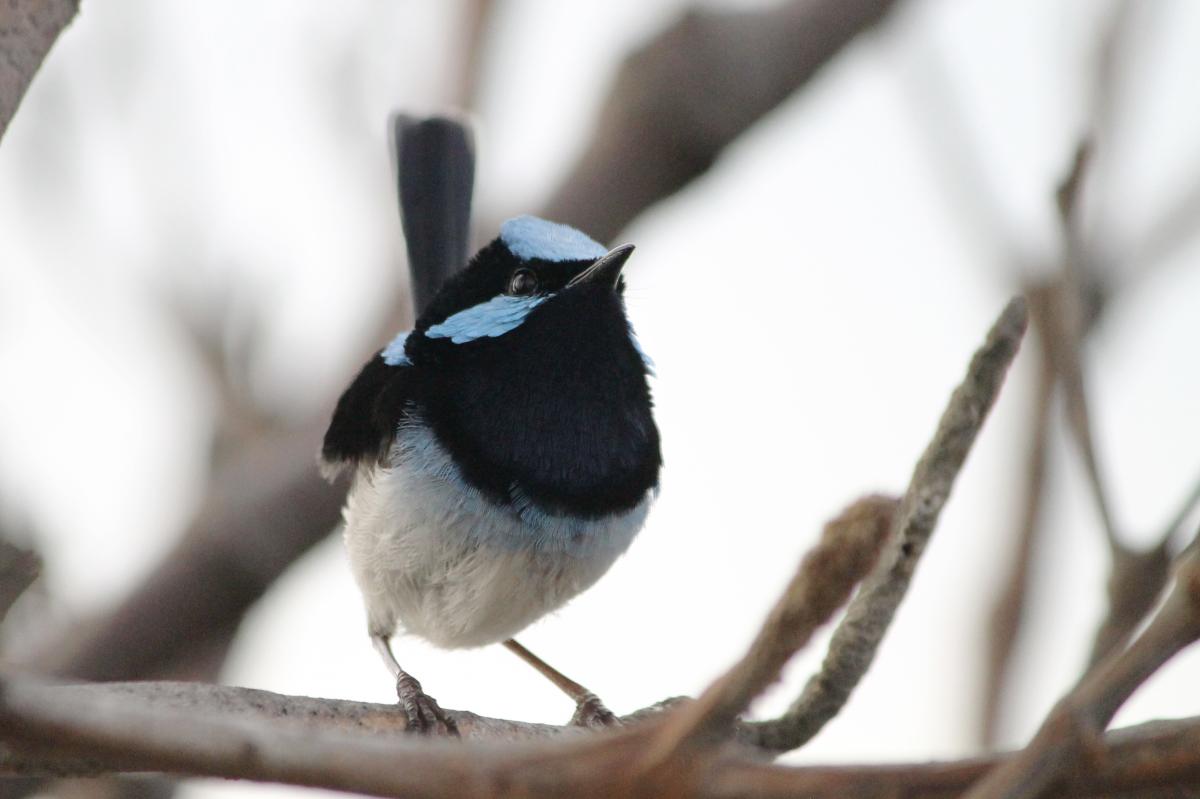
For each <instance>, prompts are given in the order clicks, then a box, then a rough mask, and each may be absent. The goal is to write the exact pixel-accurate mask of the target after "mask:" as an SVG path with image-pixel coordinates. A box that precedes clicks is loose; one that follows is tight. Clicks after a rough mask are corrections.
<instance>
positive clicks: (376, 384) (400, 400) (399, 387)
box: [321, 352, 414, 478]
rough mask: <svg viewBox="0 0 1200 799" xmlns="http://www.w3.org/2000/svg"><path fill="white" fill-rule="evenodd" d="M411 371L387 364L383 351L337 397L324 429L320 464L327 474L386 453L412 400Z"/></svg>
mask: <svg viewBox="0 0 1200 799" xmlns="http://www.w3.org/2000/svg"><path fill="white" fill-rule="evenodd" d="M412 372H413V367H412V366H408V365H403V366H390V365H388V364H387V363H385V362H384V360H383V357H382V352H379V353H376V354H375V356H374V357H373V358H371V360H369V361H367V363H366V365H365V366H363V368H362V371H360V372H359V373H358V377H356V378H354V382H352V383H351V384H350V387H349V388H347V389H346V391H345V392H344V393H343V394H342V396H341V399H339V400H338V403H337V407H336V408H335V409H334V411H333V419H332V420H330V422H329V429H328V430H326V431H325V441H324V443H323V444H322V446H321V467H322V472H323V473H324V474H325V475H326V476H327V477H330V478H332V477H334V476H336V475H337V474H338V472H340V471H341V470H342V469H344V468H346V467H347V466H351V465H353V464H356V463H358V462H359V461H364V460H376V459H378V458H379V457H381V456H382V455H383V454H385V453H386V452H387V450H388V448H389V447H390V446H391V443H392V439H393V437H394V436H395V434H396V427H397V425H398V424H399V423H400V419H401V417H403V415H404V412H405V409H406V408H407V407H408V405H409V404H410V403H411V402H412V399H413V391H412V389H413V383H414V379H413V374H412Z"/></svg>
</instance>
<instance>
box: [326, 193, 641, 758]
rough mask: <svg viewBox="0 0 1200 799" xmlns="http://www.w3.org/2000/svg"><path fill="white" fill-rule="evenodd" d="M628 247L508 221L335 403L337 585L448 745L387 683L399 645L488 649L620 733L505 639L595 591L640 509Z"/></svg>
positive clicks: (429, 703) (635, 528) (410, 716)
mask: <svg viewBox="0 0 1200 799" xmlns="http://www.w3.org/2000/svg"><path fill="white" fill-rule="evenodd" d="M633 250H634V247H633V245H630V244H626V245H622V246H618V247H615V248H613V249H608V248H606V247H604V246H602V245H601V244H599V243H598V242H596V241H595V240H593V239H592V238H590V237H589V236H588V235H586V234H585V233H583V232H581V231H579V230H577V229H576V228H573V227H570V226H568V225H565V224H560V223H556V222H552V221H548V220H545V219H541V218H538V217H534V216H528V215H526V216H519V217H516V218H514V219H509V220H507V221H506V222H504V223H503V224H501V225H500V230H499V236H498V237H496V238H495V239H493V240H492V241H491V242H490V243H489V244H487V245H486V246H484V247H483V248H482V249H481V250H479V252H478V253H476V254H475V255H474V256H473V257H472V258H471V259H470V261H469V262H468V263H467V264H466V266H465V267H464V268H463V269H461V270H460V271H458V272H457V273H456V274H454V275H452V276H451V277H449V278H448V279H447V280H446V282H445V283H444V284H443V286H442V288H441V289H440V290H438V291H437V293H436V294H435V295H434V296H433V298H432V300H431V301H430V302H429V303H428V305H427V306H426V308H425V310H424V311H423V312H422V313H421V314H420V316H419V317H418V318H417V320H416V323H415V324H414V326H413V328H412V329H411V330H409V331H406V332H403V333H400V334H399V335H397V336H396V337H395V338H394V339H392V340H391V341H390V342H389V343H388V344H387V345H386V346H384V347H383V348H382V349H380V350H379V351H378V352H376V353H375V354H374V355H373V356H372V357H371V358H370V360H368V361H367V363H366V364H365V365H364V366H363V367H362V370H361V371H360V372H359V373H358V376H357V377H355V378H354V380H353V381H352V382H351V384H350V385H349V387H348V388H347V389H346V390H345V392H344V393H343V394H342V395H341V397H340V398H339V400H338V402H337V404H336V407H335V409H334V411H333V415H332V419H331V421H330V423H329V427H328V429H327V431H326V433H325V436H324V441H323V443H322V447H321V453H320V461H321V466H322V469H323V471H324V473H325V474H326V476H327V477H330V479H333V478H334V477H335V476H336V475H337V474H338V473H340V472H342V471H349V472H350V475H351V479H350V488H349V491H348V493H347V499H346V503H345V506H344V509H343V519H344V533H343V537H344V539H345V545H346V551H347V553H348V560H349V564H350V570H351V572H352V573H353V575H354V578H355V581H356V582H357V584H358V587H359V588H360V590H361V592H362V594H363V598H364V604H365V608H366V616H367V631H368V634H369V636H370V639H371V641H372V643H373V645H374V647H375V649H376V650H377V651H378V652H379V655H380V657H381V658H382V659H383V661H384V664H385V665H386V666H387V668H388V670H389V671H390V673H391V675H392V677H393V678H394V679H395V681H396V694H397V698H398V700H399V705H400V707H401V708H402V709H403V711H404V713H405V715H406V716H407V721H408V725H409V728H410V729H413V730H415V731H418V732H434V731H436V732H440V733H443V734H452V735H457V726H456V725H455V723H454V721H453V719H452V717H451V716H450V715H449V714H447V713H446V712H445V711H443V710H442V708H441V707H440V706H439V705H438V703H437V702H436V700H434V699H433V698H432V697H430V696H429V695H427V694H426V693H425V692H424V691H423V689H422V688H421V685H420V682H419V681H417V680H416V679H415V678H414V677H412V676H411V675H410V674H409V673H408V672H406V671H405V670H404V669H403V668H401V666H400V664H399V662H398V661H397V659H396V657H395V654H394V652H393V649H392V645H391V643H392V638H393V636H395V635H396V634H398V633H403V634H406V635H411V636H415V637H418V638H422V639H424V640H426V641H428V642H429V643H431V644H433V645H435V646H437V647H440V648H445V649H461V648H472V647H480V646H486V645H489V644H494V643H503V645H504V646H505V647H507V648H508V649H509V650H511V651H512V652H513V653H515V654H516V655H518V656H519V657H520V658H521V659H523V660H525V661H526V662H527V663H529V664H530V665H532V666H533V667H534V668H536V669H537V670H538V671H539V672H541V673H542V674H543V675H545V676H546V677H548V678H549V679H550V680H551V681H552V682H553V683H554V684H555V685H557V686H558V687H559V688H560V689H561V690H563V691H564V692H565V693H567V694H568V696H570V697H571V698H572V699H573V700H574V701H575V703H576V710H575V714H574V715H573V717H572V722H573V723H575V724H581V725H585V726H603V725H610V724H614V723H619V722H617V720H616V718H615V716H614V715H613V714H612V712H611V711H609V710H608V709H607V708H606V707H605V706H604V704H603V702H601V701H600V700H599V699H598V698H597V697H596V695H595V694H593V693H591V692H590V691H588V690H587V689H586V688H584V687H583V686H582V685H580V684H579V683H576V682H575V681H573V680H571V679H569V678H568V677H566V676H565V675H563V674H561V673H560V672H558V671H557V670H555V669H554V668H552V667H551V666H550V665H549V664H547V663H546V662H545V661H543V660H541V659H540V658H538V657H537V656H536V655H534V654H533V653H532V652H530V651H529V650H528V649H526V648H525V647H523V646H522V645H521V644H520V643H518V642H517V641H516V640H515V639H514V638H513V636H515V635H516V634H517V633H519V632H520V631H522V630H524V629H525V628H526V627H528V626H529V625H530V624H532V623H533V622H534V621H536V620H538V619H539V618H541V617H543V616H545V615H546V614H548V613H551V612H553V611H556V610H558V609H560V608H561V607H562V606H563V605H565V604H566V603H567V602H568V601H570V600H571V599H573V598H574V597H575V596H577V595H578V594H579V593H580V592H582V591H584V590H585V589H587V588H589V587H591V586H592V585H593V584H594V583H595V582H596V581H597V580H598V579H599V578H600V577H601V576H603V575H604V573H605V572H607V571H608V570H609V568H610V567H611V566H612V565H613V563H614V562H615V561H616V560H617V559H618V558H619V557H620V556H621V555H622V554H624V553H625V551H626V550H627V549H628V547H629V546H630V544H631V542H632V541H633V540H634V538H635V536H636V535H637V533H638V532H639V530H640V529H641V528H642V526H643V524H644V523H645V520H646V517H647V514H648V512H649V509H650V506H651V504H652V503H653V501H654V499H655V498H656V497H657V494H658V490H659V473H660V469H661V466H662V453H661V445H660V438H659V431H658V427H657V425H656V423H655V419H654V413H653V401H652V397H651V390H650V382H649V378H650V377H652V376H654V363H653V361H652V360H651V359H650V358H649V356H647V355H646V353H645V351H644V350H643V349H642V347H641V345H640V343H639V341H638V338H637V335H636V334H635V332H634V330H633V327H632V325H631V323H630V321H629V319H628V316H627V313H626V308H625V302H624V289H625V281H624V277H623V276H622V272H623V268H624V267H625V265H626V263H627V261H628V260H629V257H630V255H631V254H632V253H633Z"/></svg>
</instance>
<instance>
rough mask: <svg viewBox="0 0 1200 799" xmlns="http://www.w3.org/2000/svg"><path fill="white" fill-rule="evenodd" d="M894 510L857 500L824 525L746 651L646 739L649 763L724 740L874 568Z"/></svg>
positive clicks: (881, 502) (893, 502) (879, 501)
mask: <svg viewBox="0 0 1200 799" xmlns="http://www.w3.org/2000/svg"><path fill="white" fill-rule="evenodd" d="M898 506H899V500H897V499H894V498H892V497H883V496H869V497H864V498H862V499H860V500H858V501H857V502H855V503H854V504H852V505H851V506H850V507H848V508H847V509H846V510H845V511H843V512H842V513H841V515H839V516H838V517H837V518H835V519H833V520H832V521H830V522H829V523H828V524H827V525H825V530H824V532H823V533H822V535H821V540H820V541H819V542H818V543H817V545H816V546H815V547H813V548H812V549H811V550H810V551H809V552H808V554H807V555H805V556H804V560H802V561H801V562H800V568H799V569H798V570H797V571H796V575H795V576H794V577H793V578H792V581H791V582H790V583H789V584H788V587H787V589H786V590H785V591H784V594H783V596H782V597H780V599H779V601H778V602H777V603H776V605H775V607H774V609H773V610H772V611H771V614H770V616H768V617H767V621H766V624H764V625H763V627H762V629H761V630H759V633H758V635H757V636H756V637H755V639H754V642H753V643H752V644H751V645H750V649H749V651H748V652H746V654H745V655H744V656H742V659H741V660H739V661H738V662H737V663H736V664H735V665H734V666H733V668H731V669H730V670H729V671H728V672H726V673H725V674H724V675H723V676H722V677H721V678H720V679H718V680H717V681H716V682H715V683H713V684H712V686H710V687H709V689H708V690H707V691H705V692H704V694H703V695H701V697H700V698H699V699H698V700H697V701H695V702H692V703H690V704H688V705H687V706H685V707H683V708H681V709H680V710H679V711H678V712H676V713H674V714H672V716H671V719H670V721H668V722H667V723H666V725H665V727H664V729H663V730H662V732H661V733H660V734H659V736H658V737H657V738H656V739H655V740H654V743H653V751H652V753H651V754H650V755H648V759H649V760H650V761H651V762H662V761H666V760H667V759H669V758H670V757H672V756H674V755H675V754H676V753H677V752H679V751H680V750H681V749H683V748H684V747H687V746H689V745H695V744H697V743H703V742H707V741H709V740H711V739H713V738H716V737H717V736H720V735H722V734H724V733H725V732H726V731H727V730H728V729H729V728H730V727H732V725H733V723H734V721H735V719H736V718H737V715H738V714H739V713H741V712H742V711H744V710H745V709H746V707H747V706H748V705H749V704H750V701H751V700H752V699H754V697H756V696H758V695H759V694H760V693H762V692H763V690H765V689H766V688H767V686H768V685H770V684H771V683H772V682H774V681H775V680H777V679H779V673H780V672H781V671H782V670H783V667H784V666H785V665H786V664H787V662H788V660H790V659H791V657H792V656H793V655H794V654H795V653H796V652H798V651H799V650H800V649H801V648H802V647H804V646H805V645H806V644H807V643H808V641H809V639H810V638H811V637H812V635H813V633H815V632H816V631H817V629H818V628H819V627H821V626H822V625H823V624H825V623H826V622H827V621H828V620H829V618H830V617H831V616H832V615H833V614H834V612H835V611H836V610H837V609H838V608H839V607H841V606H842V604H843V603H845V601H846V600H847V599H848V598H849V597H850V592H851V591H853V590H854V586H856V585H857V584H858V583H859V581H860V580H862V579H863V577H865V576H866V575H867V573H868V572H869V571H870V570H871V567H872V566H874V565H875V561H876V560H877V559H878V557H879V551H880V548H881V547H882V546H883V543H884V541H886V540H887V535H888V532H889V531H890V530H891V529H892V523H893V521H894V520H895V517H896V510H897V508H898Z"/></svg>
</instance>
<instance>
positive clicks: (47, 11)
mask: <svg viewBox="0 0 1200 799" xmlns="http://www.w3.org/2000/svg"><path fill="white" fill-rule="evenodd" d="M78 11H79V0H8V2H6V3H3V4H0V139H3V138H4V133H5V131H7V130H8V124H9V123H10V122H12V118H13V115H15V114H16V113H17V106H19V105H20V104H21V99H22V98H23V97H24V96H25V91H26V90H27V89H28V88H29V84H30V82H32V81H33V76H34V75H36V74H37V71H38V68H39V67H41V65H42V61H43V60H45V58H46V54H47V53H49V52H50V48H51V47H52V46H53V45H54V42H55V41H56V40H57V39H58V35H59V34H60V33H62V32H63V30H64V29H65V28H66V27H67V25H69V24H70V22H71V20H73V19H74V18H75V14H76V13H77V12H78Z"/></svg>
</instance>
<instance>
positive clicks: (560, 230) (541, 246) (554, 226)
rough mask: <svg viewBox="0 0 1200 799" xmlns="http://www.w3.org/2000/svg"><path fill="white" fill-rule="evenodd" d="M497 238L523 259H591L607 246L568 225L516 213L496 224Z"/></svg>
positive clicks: (596, 256) (603, 251)
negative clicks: (516, 214)
mask: <svg viewBox="0 0 1200 799" xmlns="http://www.w3.org/2000/svg"><path fill="white" fill-rule="evenodd" d="M500 240H501V241H503V242H504V246H506V247H508V250H509V252H511V253H512V254H513V255H515V256H517V257H518V258H520V259H521V260H523V261H531V260H534V259H538V260H542V261H594V260H595V259H597V258H599V257H600V256H601V255H604V254H605V253H606V252H608V250H606V249H604V247H603V246H601V245H600V244H599V243H598V242H596V241H595V240H593V239H591V238H590V237H588V236H587V235H586V234H584V233H581V232H579V231H578V230H576V229H575V228H573V227H570V226H569V225H560V224H558V223H557V222H547V221H546V220H545V219H538V218H537V217H536V216H528V215H526V216H518V217H514V218H513V219H509V220H508V221H507V222H505V223H504V224H502V225H500Z"/></svg>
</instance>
